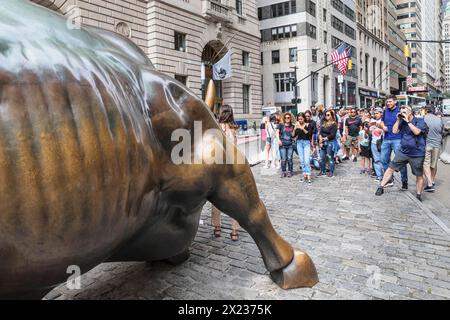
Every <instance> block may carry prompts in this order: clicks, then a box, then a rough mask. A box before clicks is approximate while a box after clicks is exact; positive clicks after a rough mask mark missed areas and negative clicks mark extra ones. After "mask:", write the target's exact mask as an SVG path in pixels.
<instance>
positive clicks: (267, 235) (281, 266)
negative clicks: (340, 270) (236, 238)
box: [209, 165, 319, 289]
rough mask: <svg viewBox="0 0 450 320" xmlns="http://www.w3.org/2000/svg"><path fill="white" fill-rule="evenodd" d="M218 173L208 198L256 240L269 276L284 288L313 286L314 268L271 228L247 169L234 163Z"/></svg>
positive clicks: (316, 278) (301, 252)
mask: <svg viewBox="0 0 450 320" xmlns="http://www.w3.org/2000/svg"><path fill="white" fill-rule="evenodd" d="M224 170H232V173H231V174H230V172H227V173H226V174H221V175H220V176H222V177H223V176H226V177H228V180H225V181H223V180H222V181H219V182H218V183H219V185H217V186H216V188H215V192H214V194H213V195H212V196H211V197H210V199H209V201H211V203H212V204H213V205H214V206H216V207H217V208H218V209H220V210H221V211H222V212H224V213H226V214H228V215H229V216H230V217H232V218H234V219H236V220H237V221H238V222H239V224H240V225H241V226H242V227H243V228H244V229H245V230H247V232H248V233H249V234H250V236H251V237H252V238H253V239H254V240H255V242H256V245H257V246H258V248H259V250H260V252H261V255H262V257H263V260H264V263H265V265H266V268H267V270H268V271H269V272H270V274H271V277H272V279H273V280H274V281H275V282H276V283H277V284H278V285H279V286H280V287H281V288H283V289H291V288H301V287H313V286H314V285H316V284H317V283H318V281H319V280H318V276H317V271H316V268H315V266H314V264H313V262H312V260H311V259H310V258H309V256H308V255H307V254H306V253H304V252H303V251H300V250H294V249H293V248H292V247H291V245H290V244H289V243H287V242H286V241H285V240H284V239H283V238H281V237H280V236H279V235H278V234H277V232H276V231H275V230H274V228H273V226H272V223H271V222H270V220H269V217H268V215H267V210H266V208H265V206H264V204H263V203H262V201H261V200H260V198H259V195H258V192H257V189H256V184H255V181H254V179H253V175H252V173H251V171H250V168H249V167H248V166H245V165H236V166H233V168H232V169H230V168H229V167H228V168H227V169H224Z"/></svg>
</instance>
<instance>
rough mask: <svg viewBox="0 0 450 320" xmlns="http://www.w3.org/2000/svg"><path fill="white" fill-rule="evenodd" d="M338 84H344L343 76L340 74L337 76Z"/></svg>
mask: <svg viewBox="0 0 450 320" xmlns="http://www.w3.org/2000/svg"><path fill="white" fill-rule="evenodd" d="M338 83H344V76H343V75H342V74H341V75H339V76H338Z"/></svg>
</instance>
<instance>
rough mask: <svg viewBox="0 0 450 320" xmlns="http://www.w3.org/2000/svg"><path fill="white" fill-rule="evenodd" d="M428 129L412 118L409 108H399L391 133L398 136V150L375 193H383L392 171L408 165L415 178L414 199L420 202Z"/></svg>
mask: <svg viewBox="0 0 450 320" xmlns="http://www.w3.org/2000/svg"><path fill="white" fill-rule="evenodd" d="M427 131H428V127H427V125H426V124H425V121H424V120H423V119H419V118H416V117H414V115H413V112H412V109H411V107H408V106H405V107H402V108H401V111H400V113H399V114H398V115H397V121H396V122H395V124H394V126H393V128H392V132H393V133H394V134H400V137H401V140H400V141H401V142H400V150H399V151H398V152H397V153H396V154H395V157H394V160H392V161H391V163H390V165H389V168H388V169H387V170H386V173H385V174H384V177H383V181H382V182H381V185H380V187H379V188H378V190H377V192H376V193H375V194H376V195H377V196H381V195H382V194H383V193H384V188H385V186H386V185H387V184H388V183H389V181H390V180H391V178H392V176H393V174H394V171H397V172H398V171H400V170H401V169H402V168H404V167H406V164H408V163H409V165H410V166H411V170H412V173H413V175H414V176H416V179H417V180H416V197H417V199H418V200H420V201H422V190H423V163H424V160H425V148H426V141H425V139H426V138H425V137H426V134H427Z"/></svg>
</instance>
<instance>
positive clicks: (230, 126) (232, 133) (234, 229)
mask: <svg viewBox="0 0 450 320" xmlns="http://www.w3.org/2000/svg"><path fill="white" fill-rule="evenodd" d="M219 124H220V127H221V128H222V130H223V132H225V135H226V136H227V137H228V138H230V140H232V141H234V143H237V137H236V129H237V126H236V123H235V122H234V115H233V109H232V108H231V107H230V106H229V105H224V106H222V107H221V110H220V116H219ZM211 223H212V225H213V226H214V236H215V237H216V238H220V236H221V219H220V211H219V209H217V208H216V207H214V206H213V207H212V212H211ZM238 230H239V223H238V222H237V221H236V220H234V219H233V221H232V225H231V240H233V241H238V240H239V234H238Z"/></svg>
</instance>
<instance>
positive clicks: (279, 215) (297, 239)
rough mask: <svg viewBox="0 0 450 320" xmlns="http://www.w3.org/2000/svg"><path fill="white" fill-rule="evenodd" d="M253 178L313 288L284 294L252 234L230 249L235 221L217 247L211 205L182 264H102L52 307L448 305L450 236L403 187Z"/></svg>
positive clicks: (354, 172)
mask: <svg viewBox="0 0 450 320" xmlns="http://www.w3.org/2000/svg"><path fill="white" fill-rule="evenodd" d="M253 171H254V173H255V177H256V180H257V184H258V189H259V191H260V194H261V197H262V199H263V200H264V201H265V203H266V206H267V208H268V211H269V214H270V216H271V219H272V223H273V224H274V226H275V228H276V230H277V231H278V232H279V233H280V234H281V235H282V236H283V237H284V238H285V239H286V240H288V241H289V242H290V243H292V244H293V245H294V246H295V247H297V248H301V249H304V250H305V251H306V252H308V253H309V255H310V256H311V257H312V259H313V261H314V263H315V264H316V267H317V271H318V274H319V278H320V283H319V284H318V285H317V286H316V287H315V288H314V289H297V290H289V291H284V290H281V289H279V288H278V287H277V286H276V285H275V284H274V283H273V282H272V281H271V280H270V278H269V276H268V273H267V271H266V270H265V268H264V265H263V261H262V259H261V256H260V253H259V251H258V250H257V247H256V245H255V244H254V242H253V240H252V239H251V238H250V237H249V235H248V234H247V233H245V232H243V231H242V232H241V239H240V241H239V242H238V243H233V242H232V241H231V240H230V236H229V229H230V219H229V218H228V217H226V218H224V222H223V223H224V229H225V230H223V238H220V239H218V240H217V239H214V238H213V237H212V228H211V226H210V220H209V212H210V206H209V205H207V206H206V207H205V208H204V210H203V214H202V219H203V220H202V221H203V222H204V223H203V224H202V225H200V228H199V231H198V235H197V237H196V239H195V242H194V243H193V244H192V246H191V250H190V251H191V256H190V258H189V260H188V261H187V262H185V263H183V264H182V265H179V266H176V267H174V266H171V265H168V264H166V263H162V262H157V263H152V264H146V263H105V264H102V265H100V266H98V267H96V268H95V269H93V270H91V271H90V272H88V273H87V274H85V275H83V277H82V280H81V284H82V289H81V290H74V291H70V290H68V289H67V288H66V286H60V287H59V288H57V289H55V290H53V291H52V292H51V293H50V294H48V295H47V297H46V299H450V271H449V270H450V249H449V248H450V235H449V234H447V233H446V232H445V231H444V229H443V228H442V227H440V226H439V225H438V224H437V223H436V222H435V221H433V220H432V219H431V218H430V216H429V215H427V214H425V213H424V210H423V208H422V207H421V206H420V205H418V203H417V202H416V201H415V200H414V198H413V197H409V196H408V194H406V193H402V192H401V191H400V190H399V189H398V187H394V188H391V189H388V190H387V192H386V194H385V196H383V197H382V198H376V197H375V196H374V192H375V189H376V183H375V182H374V181H373V180H371V179H370V178H368V177H366V176H361V175H360V174H359V170H358V167H357V166H356V164H353V163H346V164H343V165H340V167H338V170H337V177H336V178H334V179H329V178H317V179H316V180H315V181H314V183H313V184H312V185H311V186H308V185H306V184H301V183H300V182H299V176H295V177H294V178H292V179H289V180H288V179H284V180H281V179H280V178H279V174H278V173H277V172H275V171H271V170H266V169H263V168H262V166H257V167H254V168H253Z"/></svg>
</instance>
